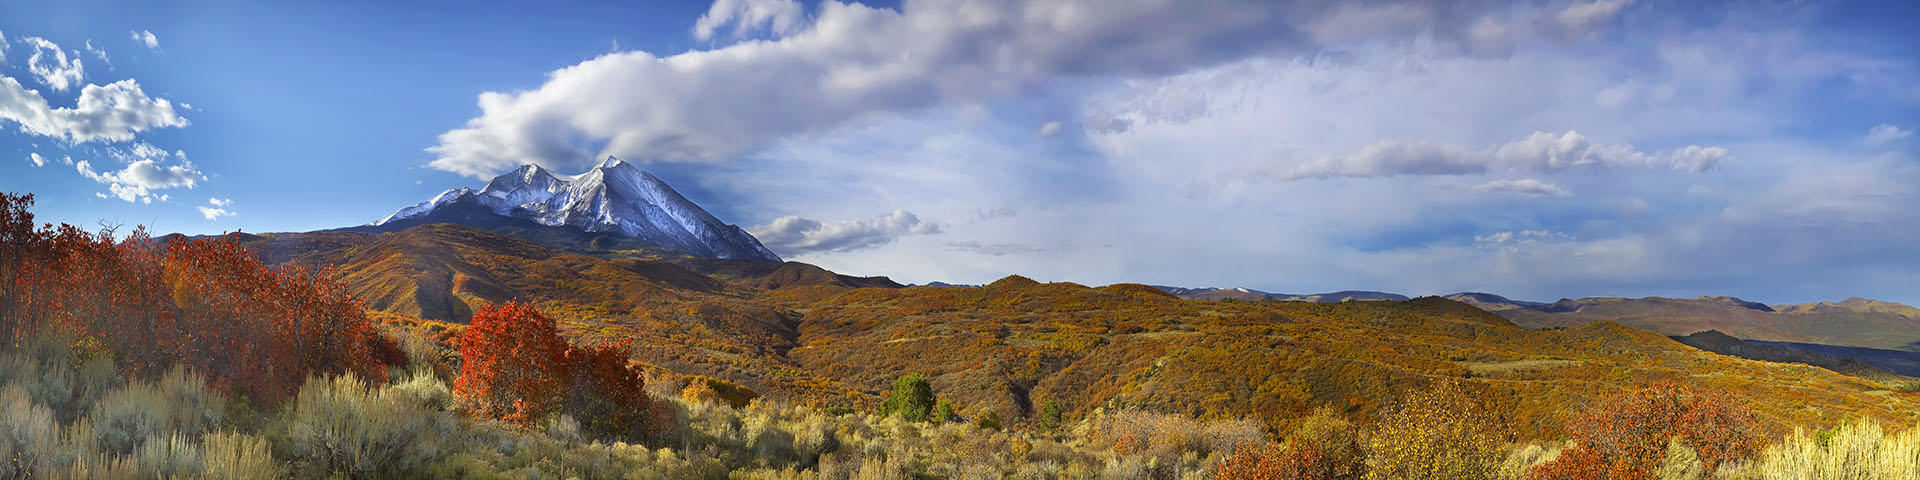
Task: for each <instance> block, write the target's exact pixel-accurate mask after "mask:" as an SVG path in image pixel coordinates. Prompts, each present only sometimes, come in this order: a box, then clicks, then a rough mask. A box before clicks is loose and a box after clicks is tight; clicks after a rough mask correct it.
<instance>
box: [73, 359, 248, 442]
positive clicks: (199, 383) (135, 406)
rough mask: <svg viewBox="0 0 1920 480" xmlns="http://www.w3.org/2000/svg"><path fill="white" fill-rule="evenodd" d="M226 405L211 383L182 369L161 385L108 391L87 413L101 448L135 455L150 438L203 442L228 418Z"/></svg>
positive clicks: (162, 379)
mask: <svg viewBox="0 0 1920 480" xmlns="http://www.w3.org/2000/svg"><path fill="white" fill-rule="evenodd" d="M223 406H224V401H223V400H222V399H220V398H219V397H218V396H217V395H216V394H214V393H213V392H211V391H208V390H207V382H206V380H204V379H202V378H200V376H199V375H196V374H193V373H188V372H187V371H185V370H181V369H178V368H175V369H172V370H168V371H167V373H166V374H164V375H161V377H160V380H159V381H158V382H157V383H151V384H150V383H147V382H137V381H136V382H132V383H128V384H127V385H126V386H123V387H121V388H119V389H117V390H114V391H111V392H107V394H106V395H105V396H103V397H101V398H100V401H99V402H96V403H94V405H93V409H92V411H90V412H89V413H88V414H87V419H88V421H89V422H90V423H91V427H92V431H93V434H94V436H95V439H96V441H97V442H99V445H100V447H101V449H103V450H104V451H106V452H110V453H115V454H123V455H124V454H131V453H134V452H135V451H137V450H138V449H139V448H140V446H141V444H143V443H145V442H146V441H147V440H148V439H159V440H162V441H165V440H167V439H168V438H169V437H170V436H172V435H181V436H185V437H186V438H198V437H199V436H200V434H202V433H205V432H207V431H209V430H212V429H214V428H215V427H217V426H219V425H220V422H221V421H222V420H223V419H224V418H225V415H224V411H223Z"/></svg>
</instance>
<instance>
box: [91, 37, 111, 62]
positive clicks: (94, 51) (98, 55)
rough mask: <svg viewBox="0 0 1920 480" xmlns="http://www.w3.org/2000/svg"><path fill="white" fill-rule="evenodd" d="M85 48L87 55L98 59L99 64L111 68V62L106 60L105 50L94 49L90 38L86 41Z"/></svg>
mask: <svg viewBox="0 0 1920 480" xmlns="http://www.w3.org/2000/svg"><path fill="white" fill-rule="evenodd" d="M86 47H87V53H92V54H93V56H94V57H95V58H99V59H100V63H104V64H107V67H108V68H109V69H111V68H112V67H113V60H111V59H108V58H107V50H106V49H102V48H94V46H93V39H91V38H89V39H87V42H86Z"/></svg>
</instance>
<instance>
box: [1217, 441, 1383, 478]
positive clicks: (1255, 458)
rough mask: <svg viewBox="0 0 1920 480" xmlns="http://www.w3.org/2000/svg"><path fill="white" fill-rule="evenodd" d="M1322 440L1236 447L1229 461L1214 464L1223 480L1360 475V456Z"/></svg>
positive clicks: (1347, 476)
mask: <svg viewBox="0 0 1920 480" xmlns="http://www.w3.org/2000/svg"><path fill="white" fill-rule="evenodd" d="M1343 453H1345V452H1342V451H1341V449H1339V448H1330V447H1328V446H1325V445H1322V444H1321V442H1320V441H1318V440H1316V439H1310V438H1299V439H1294V440H1292V441H1289V442H1287V445H1286V446H1284V447H1282V446H1280V445H1278V444H1274V443H1266V444H1262V445H1245V446H1241V447H1240V448H1237V449H1234V451H1233V455H1232V456H1229V457H1227V461H1226V462H1224V463H1221V464H1220V465H1218V466H1216V467H1214V471H1213V478H1217V479H1222V480H1338V479H1351V478H1359V475H1360V470H1361V468H1360V464H1359V462H1358V458H1356V457H1353V456H1351V455H1343Z"/></svg>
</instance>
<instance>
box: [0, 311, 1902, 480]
mask: <svg viewBox="0 0 1920 480" xmlns="http://www.w3.org/2000/svg"><path fill="white" fill-rule="evenodd" d="M401 343H402V344H403V345H404V346H405V347H406V349H407V350H408V354H409V356H410V359H411V360H412V362H411V365H412V367H411V368H406V369H398V368H396V369H394V370H393V371H391V372H390V374H391V376H392V377H393V378H395V379H396V380H395V381H394V382H393V383H392V384H390V385H370V384H368V383H367V382H363V381H361V380H358V379H356V378H354V377H352V376H351V375H343V376H336V377H331V378H313V379H310V380H308V381H307V382H306V383H305V384H304V385H302V386H301V387H299V390H298V392H297V393H296V394H295V395H294V397H293V398H291V399H289V400H288V401H286V402H284V404H283V405H281V406H279V407H278V408H274V409H271V410H262V409H258V408H254V407H252V406H250V405H249V404H248V403H247V402H245V401H243V400H234V399H231V398H229V397H227V396H225V395H222V394H219V393H217V392H215V391H213V390H211V389H209V388H208V386H207V383H206V381H205V380H203V379H201V378H200V377H199V376H198V375H195V374H192V373H189V372H185V371H182V370H179V369H175V370H172V371H169V372H167V373H165V374H163V375H161V376H160V377H159V378H157V379H153V380H150V381H149V380H133V381H128V380H125V379H124V378H123V377H122V376H120V375H118V374H116V373H115V370H114V368H113V365H112V359H111V358H109V357H107V356H104V355H91V356H86V355H77V354H76V353H75V352H76V351H75V350H74V349H71V348H68V346H67V345H65V344H63V343H62V342H58V341H51V340H43V341H39V342H35V343H34V344H32V345H28V346H26V348H17V349H14V351H12V352H9V353H7V354H5V355H4V356H0V454H4V456H0V458H3V459H4V460H5V461H0V477H4V478H516V479H517V478H583V479H591V478H608V479H614V478H623V479H653V478H660V479H679V478H710V479H719V478H740V479H762V478H764V479H775V478H797V479H851V478H859V479H885V478H1032V479H1053V478H1138V479H1147V478H1166V479H1198V478H1356V479H1357V478H1489V479H1520V478H1554V477H1551V476H1548V474H1549V473H1550V472H1546V470H1548V469H1546V468H1542V466H1544V465H1551V464H1553V461H1555V460H1559V459H1561V457H1564V456H1566V455H1568V454H1569V453H1568V452H1569V451H1570V447H1573V446H1574V445H1577V443H1573V442H1569V443H1564V444H1548V445H1537V444H1530V445H1521V444H1513V443H1508V442H1503V441H1500V440H1499V437H1500V436H1501V433H1500V431H1499V429H1498V426H1497V422H1488V421H1487V420H1488V419H1492V418H1497V416H1498V412H1476V411H1475V410H1474V407H1473V406H1472V400H1471V398H1469V397H1468V396H1465V395H1458V394H1457V393H1460V392H1454V393H1449V392H1445V391H1434V392H1426V393H1424V394H1421V395H1413V396H1411V397H1409V399H1408V401H1406V402H1402V406H1401V408H1400V409H1399V410H1398V411H1397V412H1396V413H1394V414H1390V415H1388V416H1387V417H1386V418H1387V420H1386V421H1385V422H1382V424H1381V425H1379V426H1376V427H1372V428H1368V429H1357V428H1355V427H1354V426H1353V425H1351V424H1348V423H1346V422H1345V421H1343V420H1340V419H1339V417H1338V416H1335V415H1315V416H1314V417H1311V418H1309V419H1306V420H1305V421H1303V422H1301V423H1302V426H1301V427H1299V428H1298V429H1296V430H1295V431H1294V432H1292V433H1291V434H1289V435H1287V436H1286V437H1285V438H1281V439H1278V440H1277V441H1273V440H1270V437H1269V435H1268V434H1266V433H1265V432H1264V426H1263V425H1262V424H1261V423H1259V422H1257V421H1254V420H1234V419H1222V420H1212V421H1201V420H1195V419H1192V418H1189V417H1185V416H1179V415H1163V414H1154V413H1148V412H1142V411H1136V410H1127V411H1113V412H1109V411H1099V412H1095V413H1093V414H1091V415H1088V416H1087V417H1086V418H1080V419H1073V420H1071V421H1067V422H1064V423H1062V424H1061V425H1060V426H1059V427H1057V428H1054V429H1051V430H1041V429H1028V430H1019V431H1003V430H999V429H995V428H992V427H993V426H992V425H987V426H982V425H980V424H979V423H980V420H981V419H978V418H973V419H963V418H953V419H947V420H948V421H946V422H944V423H940V424H935V423H932V422H930V421H922V422H910V421H906V420H903V419H902V418H900V416H898V415H893V416H881V415H878V414H873V413H841V414H838V415H836V414H831V413H828V412H826V411H823V410H819V409H813V408H807V407H792V406H783V405H774V404H770V403H766V402H760V401H755V402H752V403H750V404H748V405H745V406H742V407H738V408H736V407H734V406H730V405H728V404H727V403H726V402H725V401H724V400H722V399H720V398H719V397H717V396H715V395H712V394H711V392H710V391H709V390H707V389H705V388H701V384H698V383H694V384H692V386H691V387H690V388H680V387H682V386H681V385H679V384H675V383H673V382H670V381H655V382H653V384H651V385H650V386H649V394H650V396H652V397H653V398H655V399H656V401H659V402H661V403H663V404H666V405H670V406H671V408H672V412H673V415H672V419H671V420H670V422H671V424H670V425H658V426H656V427H657V428H658V429H659V430H660V431H661V432H662V435H660V436H659V437H657V438H655V439H652V440H649V441H647V442H646V443H649V444H650V445H649V444H630V443H625V442H619V441H606V440H601V439H595V438H590V437H589V436H587V435H586V434H584V433H583V431H582V429H581V428H580V424H579V422H578V421H577V420H575V419H573V418H570V417H567V416H565V415H559V416H555V417H551V418H547V419H544V420H542V421H540V422H538V423H537V424H535V425H532V426H522V425H516V424H508V423H502V422H497V421H485V420H475V419H472V418H470V417H469V416H466V415H462V414H461V413H460V412H459V411H457V409H456V408H454V405H455V404H456V403H457V402H456V399H455V398H454V396H453V394H452V393H451V391H450V389H449V387H448V385H449V380H450V379H449V378H448V373H450V372H446V371H444V369H442V372H441V373H436V369H435V368H433V367H432V365H437V364H440V363H441V359H444V358H446V353H447V352H444V351H439V350H438V347H436V346H435V345H434V344H433V343H432V342H430V341H423V340H421V339H418V338H403V341H402V342H401ZM676 389H678V390H680V391H675V390H676ZM1441 390H1445V389H1444V388H1443V389H1441ZM1463 406H1464V407H1463ZM1462 408H1464V410H1462ZM1462 412H1464V413H1462ZM1679 438H1681V437H1679V436H1676V437H1675V439H1674V440H1670V441H1668V442H1666V445H1664V448H1661V449H1659V451H1658V452H1657V457H1658V458H1657V461H1656V462H1654V463H1653V464H1651V465H1650V467H1651V468H1649V469H1648V471H1646V472H1644V475H1628V476H1623V477H1612V478H1658V479H1687V478H1740V479H1745V478H1752V479H1836V478H1845V479H1856V478H1857V479H1880V478H1887V479H1892V478H1910V477H1907V475H1911V474H1912V472H1915V471H1920V429H1908V430H1906V431H1903V432H1887V431H1883V430H1882V429H1881V428H1880V427H1879V426H1878V425H1875V424H1873V423H1866V422H1855V423H1848V424H1844V425H1842V426H1840V427H1838V428H1836V429H1833V430H1828V431H1818V432H1796V433H1795V434H1793V435H1792V436H1790V437H1787V438H1783V439H1778V441H1777V442H1775V444H1773V445H1772V446H1769V447H1766V448H1765V449H1763V450H1758V451H1757V454H1756V455H1751V456H1748V457H1746V458H1738V459H1733V460H1731V461H1729V462H1727V463H1725V464H1723V465H1721V466H1720V468H1718V469H1717V472H1715V473H1713V474H1707V473H1705V472H1706V468H1704V465H1703V461H1702V455H1701V454H1700V453H1699V452H1696V451H1695V450H1694V449H1693V448H1691V447H1688V446H1687V445H1686V444H1685V442H1683V441H1681V440H1678V439H1679ZM1616 460H1618V459H1617V458H1616Z"/></svg>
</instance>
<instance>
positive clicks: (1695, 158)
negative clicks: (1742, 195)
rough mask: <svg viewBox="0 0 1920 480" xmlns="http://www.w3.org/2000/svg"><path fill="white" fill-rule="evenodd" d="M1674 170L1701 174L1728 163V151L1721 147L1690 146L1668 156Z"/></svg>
mask: <svg viewBox="0 0 1920 480" xmlns="http://www.w3.org/2000/svg"><path fill="white" fill-rule="evenodd" d="M1667 159H1668V162H1669V163H1672V164H1673V169H1674V170H1685V171H1689V172H1693V173H1700V172H1705V171H1709V170H1713V169H1716V168H1720V164H1722V163H1726V161H1727V149H1725V148H1721V147H1701V146H1699V145H1688V146H1686V148H1682V149H1679V150H1676V151H1674V152H1673V153H1672V154H1669V155H1667Z"/></svg>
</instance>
